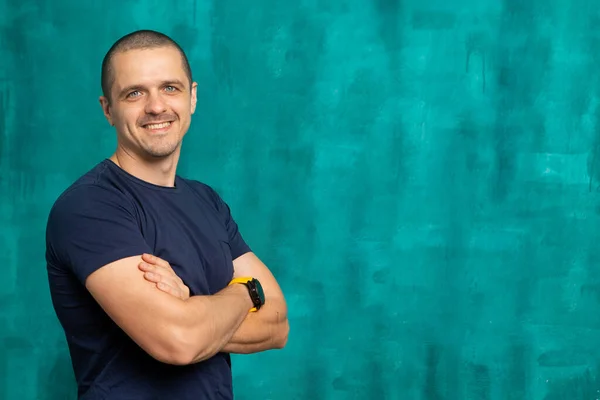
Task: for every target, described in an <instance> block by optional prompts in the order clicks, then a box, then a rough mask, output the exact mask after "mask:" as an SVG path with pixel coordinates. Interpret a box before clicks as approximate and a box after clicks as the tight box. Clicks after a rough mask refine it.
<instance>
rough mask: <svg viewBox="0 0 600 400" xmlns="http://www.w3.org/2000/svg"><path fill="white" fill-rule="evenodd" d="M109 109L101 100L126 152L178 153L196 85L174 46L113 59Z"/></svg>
mask: <svg viewBox="0 0 600 400" xmlns="http://www.w3.org/2000/svg"><path fill="white" fill-rule="evenodd" d="M111 63H112V69H113V77H114V82H113V85H112V89H111V101H110V105H109V102H108V100H107V99H106V98H104V97H101V98H100V102H101V104H102V108H103V110H104V115H105V116H106V118H107V119H108V121H109V122H110V123H111V124H112V125H114V126H115V128H116V130H117V136H118V139H119V144H120V145H121V146H122V147H124V148H125V151H126V152H128V153H130V152H132V153H134V154H135V155H137V156H139V157H143V158H160V157H166V156H169V155H171V154H172V153H173V152H175V151H176V150H178V149H179V146H180V144H181V141H182V139H183V137H184V135H185V133H186V132H187V130H188V128H189V126H190V122H191V117H192V114H193V113H194V111H195V109H196V87H197V84H196V83H194V84H193V85H192V88H191V90H190V82H189V81H188V77H187V75H186V73H185V70H184V68H183V60H182V58H181V54H180V53H179V51H178V50H177V49H176V48H174V47H159V48H154V49H144V50H129V51H126V52H120V53H117V54H115V55H114V57H113V59H112V61H111Z"/></svg>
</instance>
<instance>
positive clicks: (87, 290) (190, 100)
mask: <svg viewBox="0 0 600 400" xmlns="http://www.w3.org/2000/svg"><path fill="white" fill-rule="evenodd" d="M196 88H197V84H196V83H195V82H194V81H193V80H192V73H191V69H190V66H189V63H188V60H187V57H186V55H185V53H184V52H183V50H182V49H181V48H180V47H179V46H178V45H177V44H176V43H175V42H174V41H172V40H171V39H170V38H169V37H167V36H165V35H163V34H161V33H158V32H154V31H137V32H133V33H131V34H129V35H127V36H124V37H123V38H121V39H119V41H117V42H116V43H115V44H114V45H113V46H112V47H111V49H110V50H109V51H108V53H107V54H106V57H105V59H104V62H103V65H102V90H103V96H101V98H100V104H101V106H102V110H103V113H104V115H105V117H106V119H107V120H108V122H109V123H110V124H111V125H112V126H114V127H115V130H116V134H117V148H116V151H115V153H114V154H113V155H112V156H111V157H110V158H107V159H104V160H101V161H100V162H99V163H98V164H97V165H96V166H95V167H94V168H92V169H91V170H90V171H88V172H87V173H86V174H85V175H83V176H82V177H80V178H79V179H78V180H77V181H76V182H74V183H73V184H72V185H71V186H70V187H69V188H67V190H65V192H64V193H62V194H61V196H60V197H59V198H58V199H57V201H56V202H55V204H54V206H53V207H52V210H51V212H50V215H49V218H48V225H47V230H46V260H47V270H48V279H49V285H50V292H51V296H52V302H53V305H54V308H55V311H56V314H57V317H58V319H59V321H60V323H61V325H62V327H63V329H64V331H65V335H66V340H67V343H68V346H69V351H70V354H71V359H72V365H73V369H74V372H75V377H76V379H77V384H78V394H79V396H78V398H79V399H114V400H119V399H178V400H185V399H231V398H233V389H232V382H231V381H232V375H231V360H230V356H229V354H230V353H254V352H259V351H265V350H269V349H280V348H283V347H284V346H285V344H286V342H287V335H288V330H289V325H288V321H287V306H286V302H285V299H284V296H283V293H282V291H281V289H280V287H279V285H278V283H277V281H276V280H275V278H274V277H273V275H272V273H271V272H270V271H269V269H268V268H267V267H266V266H265V264H263V263H262V262H261V260H260V259H259V258H258V257H257V256H256V255H255V254H254V253H253V252H252V251H251V249H250V247H249V246H248V244H247V243H246V242H245V241H244V239H243V238H242V235H241V233H240V232H239V230H238V227H237V224H236V222H235V220H234V218H233V217H232V214H231V211H230V208H229V207H228V205H227V203H226V202H225V201H224V200H223V199H222V198H221V197H220V196H219V194H218V193H217V192H216V191H215V190H213V189H212V188H211V187H210V186H208V185H206V184H203V183H201V182H198V181H195V180H191V179H186V178H183V177H181V176H179V175H178V174H177V173H176V169H177V164H178V160H179V155H180V151H181V144H182V140H183V138H184V136H185V134H186V132H187V131H188V128H189V126H190V123H191V118H192V114H194V111H195V108H196Z"/></svg>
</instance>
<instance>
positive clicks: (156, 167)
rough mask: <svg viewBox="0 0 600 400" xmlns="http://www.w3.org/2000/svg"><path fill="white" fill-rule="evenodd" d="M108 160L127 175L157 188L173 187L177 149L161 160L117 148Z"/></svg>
mask: <svg viewBox="0 0 600 400" xmlns="http://www.w3.org/2000/svg"><path fill="white" fill-rule="evenodd" d="M110 160H111V161H112V162H114V163H115V164H117V165H118V166H119V167H121V169H123V170H124V171H126V172H127V173H129V174H131V175H133V176H135V177H136V178H138V179H141V180H143V181H146V182H148V183H151V184H153V185H157V186H166V187H173V186H175V174H176V172H177V163H178V161H179V149H177V150H175V152H173V154H171V155H170V156H167V157H161V158H154V159H150V158H143V157H140V156H139V155H137V154H133V153H130V152H128V151H126V150H125V149H123V148H122V147H120V146H119V147H118V148H117V150H116V151H115V153H114V154H113V155H112V156H111V157H110Z"/></svg>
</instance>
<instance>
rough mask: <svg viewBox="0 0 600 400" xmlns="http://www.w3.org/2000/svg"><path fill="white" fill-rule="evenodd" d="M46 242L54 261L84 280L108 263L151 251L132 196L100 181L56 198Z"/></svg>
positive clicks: (83, 281)
mask: <svg viewBox="0 0 600 400" xmlns="http://www.w3.org/2000/svg"><path fill="white" fill-rule="evenodd" d="M46 242H47V248H48V251H49V252H50V254H51V255H52V260H53V262H56V263H58V264H61V265H66V266H67V267H68V268H70V269H72V271H73V272H74V273H75V275H76V276H77V278H78V279H79V280H80V281H81V282H82V283H84V284H85V280H86V279H87V277H88V276H89V275H90V274H91V273H92V272H94V271H96V270H97V269H99V268H100V267H102V266H104V265H106V264H109V263H111V262H114V261H117V260H120V259H122V258H126V257H131V256H136V255H140V254H142V253H151V252H152V250H151V248H150V246H149V245H148V244H147V243H146V241H145V240H144V237H143V236H142V233H141V230H140V227H139V224H138V223H137V219H136V218H135V211H134V210H133V207H132V205H131V203H130V202H129V200H128V199H127V198H126V197H124V195H122V194H121V193H119V192H116V191H115V192H113V191H111V190H109V189H106V188H103V187H101V186H97V185H82V186H79V187H77V188H74V189H71V190H70V191H69V192H67V193H65V194H64V195H63V196H61V197H60V198H59V200H57V202H56V203H55V204H54V206H53V208H52V210H51V211H50V215H49V217H48V225H47V229H46Z"/></svg>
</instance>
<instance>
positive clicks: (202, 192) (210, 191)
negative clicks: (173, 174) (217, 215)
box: [180, 178, 223, 209]
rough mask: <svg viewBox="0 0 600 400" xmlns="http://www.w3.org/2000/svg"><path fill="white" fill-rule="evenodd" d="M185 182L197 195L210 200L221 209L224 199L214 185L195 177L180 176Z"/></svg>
mask: <svg viewBox="0 0 600 400" xmlns="http://www.w3.org/2000/svg"><path fill="white" fill-rule="evenodd" d="M180 179H181V180H182V182H183V183H184V184H186V185H187V186H188V187H189V188H190V189H191V190H192V191H193V192H194V193H195V194H196V195H197V196H199V197H200V198H202V199H203V200H205V201H207V202H209V203H210V204H211V205H212V206H213V207H215V208H217V209H220V208H221V207H222V203H223V200H222V199H221V196H220V195H219V193H218V192H217V190H215V189H214V188H213V187H212V186H210V185H208V184H206V183H204V182H200V181H198V180H195V179H185V178H180Z"/></svg>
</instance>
